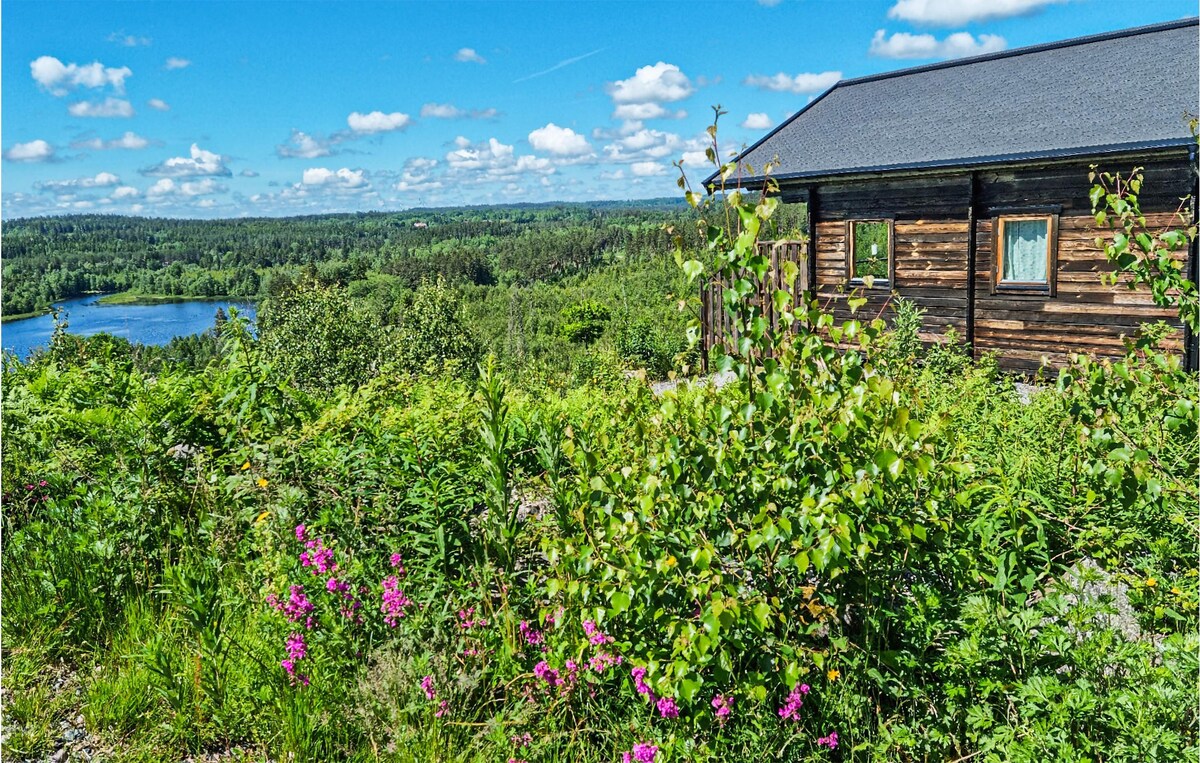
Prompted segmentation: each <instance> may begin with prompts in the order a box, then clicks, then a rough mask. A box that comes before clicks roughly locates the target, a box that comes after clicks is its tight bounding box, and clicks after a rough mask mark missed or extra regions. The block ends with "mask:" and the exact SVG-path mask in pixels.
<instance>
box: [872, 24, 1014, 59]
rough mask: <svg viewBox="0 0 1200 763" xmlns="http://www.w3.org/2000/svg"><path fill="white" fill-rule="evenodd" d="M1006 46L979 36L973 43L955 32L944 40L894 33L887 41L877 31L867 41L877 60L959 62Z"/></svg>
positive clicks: (1000, 39)
mask: <svg viewBox="0 0 1200 763" xmlns="http://www.w3.org/2000/svg"><path fill="white" fill-rule="evenodd" d="M1007 46H1008V43H1007V42H1005V40H1004V38H1003V37H1000V36H999V35H994V34H981V35H979V39H978V40H976V39H975V38H974V37H972V36H971V33H970V32H955V33H954V34H952V35H950V36H949V37H947V38H946V39H944V40H939V39H937V38H936V37H934V36H933V35H931V34H909V33H908V32H896V33H894V34H893V35H892V36H891V37H888V36H887V32H885V31H884V30H882V29H880V30H878V31H877V32H875V36H874V37H872V38H871V50H870V53H871V55H873V56H879V57H880V58H963V57H964V56H977V55H981V54H983V53H995V52H997V51H1001V50H1004V49H1005V48H1006V47H1007Z"/></svg>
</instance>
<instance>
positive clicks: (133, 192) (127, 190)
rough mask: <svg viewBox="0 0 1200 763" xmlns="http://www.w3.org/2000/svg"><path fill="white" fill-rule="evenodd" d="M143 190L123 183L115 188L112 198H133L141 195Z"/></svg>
mask: <svg viewBox="0 0 1200 763" xmlns="http://www.w3.org/2000/svg"><path fill="white" fill-rule="evenodd" d="M141 194H142V192H141V191H139V190H138V189H136V188H134V187H133V186H131V185H123V186H121V187H119V188H114V189H113V192H112V198H114V199H132V198H135V197H137V196H141Z"/></svg>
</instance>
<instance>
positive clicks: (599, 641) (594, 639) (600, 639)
mask: <svg viewBox="0 0 1200 763" xmlns="http://www.w3.org/2000/svg"><path fill="white" fill-rule="evenodd" d="M583 632H584V633H586V634H587V637H588V643H589V644H591V645H592V646H602V645H603V644H607V643H609V642H610V641H612V640H613V639H612V636H606V635H604V633H602V632H601V631H600V628H599V627H597V625H596V621H595V620H584V621H583Z"/></svg>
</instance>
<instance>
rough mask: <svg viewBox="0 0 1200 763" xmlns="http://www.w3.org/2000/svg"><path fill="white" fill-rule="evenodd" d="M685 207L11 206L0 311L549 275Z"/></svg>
mask: <svg viewBox="0 0 1200 763" xmlns="http://www.w3.org/2000/svg"><path fill="white" fill-rule="evenodd" d="M689 219H690V214H689V212H688V210H687V207H686V205H683V204H681V203H679V202H676V201H674V200H671V201H668V200H648V201H631V202H595V203H588V204H551V205H513V206H505V207H463V208H443V209H419V210H407V211H404V212H390V213H357V214H342V215H322V216H310V217H295V218H250V219H235V220H171V219H159V218H138V217H124V216H116V215H81V216H68V217H43V218H30V219H18V220H11V221H6V222H4V223H3V244H4V290H3V311H4V313H5V314H6V315H11V314H14V313H25V312H29V311H33V310H37V309H40V308H44V307H45V306H46V305H48V304H49V303H51V302H54V301H57V300H61V299H67V298H70V297H74V296H79V295H82V294H85V293H89V292H120V291H134V292H139V293H143V294H164V295H181V296H199V297H211V296H241V297H252V296H256V295H259V294H264V293H267V292H268V291H269V290H270V287H271V281H272V279H273V278H275V277H279V276H284V277H286V278H287V280H289V281H290V280H291V279H292V277H294V275H295V273H296V272H297V271H298V270H299V269H300V268H301V267H302V266H306V265H307V266H314V267H316V268H318V269H319V270H321V271H322V275H323V276H324V277H325V278H324V280H328V281H336V282H342V283H346V282H348V281H351V280H357V279H361V278H362V277H364V275H365V274H366V273H368V272H377V273H382V274H386V275H393V276H397V277H400V278H401V280H403V281H405V282H407V283H410V284H415V283H417V282H419V280H420V279H421V278H422V277H425V276H436V275H438V274H441V275H445V276H446V277H447V278H448V280H450V281H452V282H456V281H457V282H467V283H474V284H480V285H483V284H492V283H500V284H522V283H532V282H536V281H554V280H557V279H560V278H562V277H564V276H567V275H571V274H575V273H580V272H584V271H586V270H588V269H589V268H591V267H594V266H596V265H598V264H602V263H604V262H605V261H607V260H608V259H610V258H612V257H613V256H616V255H619V254H624V255H628V256H633V257H636V256H639V255H645V254H649V253H657V254H663V253H666V252H669V251H670V249H671V234H669V233H668V232H667V231H666V230H664V226H665V225H668V224H673V223H674V224H678V223H685V222H686V221H687V220H689ZM677 229H679V230H684V231H690V230H691V226H690V225H682V226H678V227H677Z"/></svg>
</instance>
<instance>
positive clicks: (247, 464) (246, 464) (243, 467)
mask: <svg viewBox="0 0 1200 763" xmlns="http://www.w3.org/2000/svg"><path fill="white" fill-rule="evenodd" d="M249 468H250V462H249V461H247V462H246V463H244V464H242V471H246V470H247V469H249Z"/></svg>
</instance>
